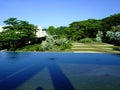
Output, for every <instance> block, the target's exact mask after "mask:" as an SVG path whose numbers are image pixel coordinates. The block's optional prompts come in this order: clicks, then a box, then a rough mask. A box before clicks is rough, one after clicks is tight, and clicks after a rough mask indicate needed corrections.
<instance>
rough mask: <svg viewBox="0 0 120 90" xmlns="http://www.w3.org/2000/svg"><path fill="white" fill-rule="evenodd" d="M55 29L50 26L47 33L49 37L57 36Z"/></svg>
mask: <svg viewBox="0 0 120 90" xmlns="http://www.w3.org/2000/svg"><path fill="white" fill-rule="evenodd" d="M55 29H56V28H55V27H54V26H49V27H48V29H47V33H48V34H49V35H55Z"/></svg>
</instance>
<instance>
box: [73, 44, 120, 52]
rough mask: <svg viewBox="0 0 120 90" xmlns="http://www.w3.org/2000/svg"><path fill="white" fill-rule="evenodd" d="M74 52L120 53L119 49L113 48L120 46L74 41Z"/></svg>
mask: <svg viewBox="0 0 120 90" xmlns="http://www.w3.org/2000/svg"><path fill="white" fill-rule="evenodd" d="M72 44H73V47H72V51H73V52H87V51H92V52H105V53H120V51H118V50H114V49H113V48H120V47H119V46H114V45H111V44H107V43H72Z"/></svg>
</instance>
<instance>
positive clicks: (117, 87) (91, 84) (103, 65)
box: [0, 52, 120, 90]
mask: <svg viewBox="0 0 120 90" xmlns="http://www.w3.org/2000/svg"><path fill="white" fill-rule="evenodd" d="M0 90H120V55H119V54H98V53H94V54H93V53H92V54H90V53H32V52H29V53H17V52H0Z"/></svg>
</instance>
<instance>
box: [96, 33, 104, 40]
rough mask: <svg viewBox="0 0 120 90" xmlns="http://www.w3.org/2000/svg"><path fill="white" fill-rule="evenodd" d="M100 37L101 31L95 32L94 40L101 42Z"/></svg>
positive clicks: (101, 35)
mask: <svg viewBox="0 0 120 90" xmlns="http://www.w3.org/2000/svg"><path fill="white" fill-rule="evenodd" d="M102 37H103V32H102V31H98V33H97V34H96V41H97V42H102Z"/></svg>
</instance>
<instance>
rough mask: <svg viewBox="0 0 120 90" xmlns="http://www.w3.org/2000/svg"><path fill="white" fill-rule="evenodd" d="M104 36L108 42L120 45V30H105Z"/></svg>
mask: <svg viewBox="0 0 120 90" xmlns="http://www.w3.org/2000/svg"><path fill="white" fill-rule="evenodd" d="M106 37H107V41H108V42H109V43H114V44H116V45H120V32H113V31H107V33H106Z"/></svg>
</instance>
